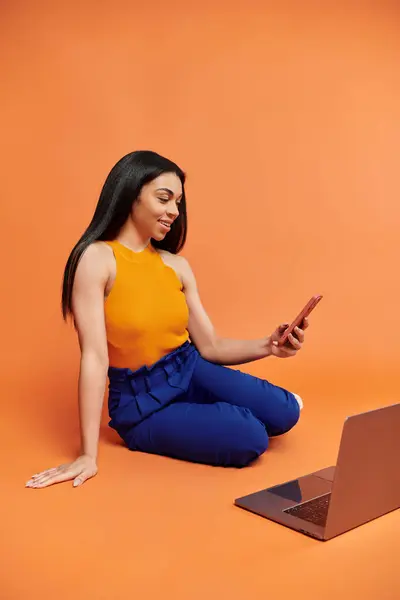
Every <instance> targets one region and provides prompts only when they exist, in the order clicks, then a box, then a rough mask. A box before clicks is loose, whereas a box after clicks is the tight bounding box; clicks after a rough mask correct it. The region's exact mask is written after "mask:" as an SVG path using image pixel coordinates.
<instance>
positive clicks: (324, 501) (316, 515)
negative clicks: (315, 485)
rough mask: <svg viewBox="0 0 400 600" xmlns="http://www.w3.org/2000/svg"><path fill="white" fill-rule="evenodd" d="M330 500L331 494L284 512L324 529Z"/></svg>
mask: <svg viewBox="0 0 400 600" xmlns="http://www.w3.org/2000/svg"><path fill="white" fill-rule="evenodd" d="M330 499H331V493H330V492H329V494H324V495H323V496H319V497H318V498H313V499H312V500H308V502H304V503H303V504H298V505H297V506H292V508H287V509H286V510H284V511H283V512H285V513H287V514H289V515H292V516H293V517H297V518H298V519H303V520H304V521H308V522H309V523H315V525H322V527H325V525H326V519H327V516H328V508H329V501H330Z"/></svg>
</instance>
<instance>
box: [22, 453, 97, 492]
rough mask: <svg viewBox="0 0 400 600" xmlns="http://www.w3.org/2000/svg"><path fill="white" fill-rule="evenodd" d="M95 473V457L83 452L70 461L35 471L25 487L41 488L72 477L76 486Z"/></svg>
mask: <svg viewBox="0 0 400 600" xmlns="http://www.w3.org/2000/svg"><path fill="white" fill-rule="evenodd" d="M96 474H97V464H96V461H95V459H94V458H92V457H91V456H87V455H85V454H83V455H82V456H79V458H77V459H76V460H74V462H72V463H67V464H65V465H60V466H59V467H55V468H54V469H47V470H46V471H42V472H41V473H36V474H35V475H33V476H32V478H31V479H30V480H29V481H27V482H26V484H25V485H26V487H32V488H43V487H47V486H49V485H53V483H61V482H62V481H69V480H70V479H73V480H74V483H73V486H74V487H76V486H78V485H81V484H82V483H83V482H84V481H86V480H87V479H90V478H91V477H94V476H95V475H96Z"/></svg>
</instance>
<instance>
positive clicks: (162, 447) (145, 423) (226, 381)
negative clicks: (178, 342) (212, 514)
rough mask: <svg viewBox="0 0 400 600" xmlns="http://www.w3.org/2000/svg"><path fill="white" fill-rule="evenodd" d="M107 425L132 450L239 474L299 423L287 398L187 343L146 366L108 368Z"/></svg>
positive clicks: (293, 403) (294, 402)
mask: <svg viewBox="0 0 400 600" xmlns="http://www.w3.org/2000/svg"><path fill="white" fill-rule="evenodd" d="M108 375H109V380H110V384H109V396H108V409H109V414H110V418H111V420H110V422H109V425H110V427H112V428H113V429H115V430H116V431H117V432H118V433H119V435H120V436H121V438H122V439H123V440H124V442H125V443H126V445H127V446H128V448H130V449H131V450H139V451H142V452H149V453H152V454H160V455H164V456H170V457H172V458H177V459H181V460H187V461H191V462H199V463H205V464H210V465H216V466H217V465H218V466H225V467H230V466H232V467H244V466H246V465H248V464H249V463H250V462H251V461H253V460H254V459H255V458H257V457H258V456H259V455H260V454H262V453H263V452H265V450H266V449H267V447H268V439H269V436H276V435H280V434H282V433H286V432H287V431H289V429H291V428H292V427H293V426H294V425H295V424H296V423H297V421H298V419H299V412H300V408H299V405H298V403H297V400H296V398H295V397H294V395H293V394H292V393H291V392H288V391H287V390H285V389H283V388H281V387H278V386H276V385H273V384H272V383H269V382H268V381H265V380H263V379H259V378H257V377H254V376H252V375H249V374H247V373H243V372H241V371H239V370H234V369H231V368H228V367H225V366H222V365H216V364H214V363H211V362H208V361H206V360H204V359H203V358H202V357H201V356H200V354H199V352H198V351H197V350H196V348H195V347H194V345H193V344H191V343H190V342H186V343H185V344H183V345H182V346H180V347H179V348H178V349H176V350H174V351H173V352H171V353H170V354H168V355H166V356H164V357H163V358H162V359H160V360H159V361H158V362H156V363H155V364H154V365H152V366H151V367H146V366H144V367H141V368H140V369H138V370H137V371H132V370H130V369H121V368H116V367H110V368H109V371H108Z"/></svg>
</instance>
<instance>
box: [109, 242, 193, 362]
mask: <svg viewBox="0 0 400 600" xmlns="http://www.w3.org/2000/svg"><path fill="white" fill-rule="evenodd" d="M106 243H107V244H108V245H109V246H111V248H112V249H113V252H114V256H115V260H116V265H117V274H116V278H115V281H114V284H113V287H112V289H111V291H110V293H109V295H108V296H107V298H106V299H105V301H104V313H105V323H106V332H107V343H108V356H109V364H110V367H121V368H130V369H132V371H135V370H136V369H138V368H140V367H142V366H143V365H147V366H148V367H149V366H151V365H152V364H154V363H155V362H156V361H157V360H159V359H160V358H162V357H163V356H165V354H168V353H169V352H172V351H173V350H175V349H176V348H178V346H180V345H182V344H183V343H184V342H186V341H187V340H188V339H189V333H188V329H187V327H188V321H189V309H188V306H187V304H186V298H185V294H184V292H183V289H182V283H181V281H180V280H179V277H178V276H177V274H176V273H175V271H174V270H173V269H172V268H171V267H169V266H167V265H166V264H165V263H164V261H163V260H162V258H161V256H160V255H159V253H158V252H157V250H156V249H155V248H153V246H152V245H151V244H149V245H148V246H147V248H145V249H144V250H143V251H142V252H134V251H133V250H130V248H127V247H126V246H124V245H123V244H121V243H120V242H118V241H117V240H113V241H107V242H106Z"/></svg>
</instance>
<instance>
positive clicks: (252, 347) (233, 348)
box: [177, 256, 308, 365]
mask: <svg viewBox="0 0 400 600" xmlns="http://www.w3.org/2000/svg"><path fill="white" fill-rule="evenodd" d="M177 259H178V260H179V267H178V268H179V273H180V275H181V278H182V282H183V288H184V292H185V296H186V302H187V304H188V307H189V327H188V329H189V334H190V338H191V340H192V341H193V343H194V344H195V346H196V347H197V349H198V350H199V352H200V354H201V355H202V357H203V358H205V359H206V360H208V361H210V362H214V363H217V364H223V365H240V364H244V363H247V362H252V361H255V360H259V359H261V358H266V357H267V356H271V355H273V356H278V357H280V358H286V357H290V356H295V355H296V353H297V351H298V350H300V348H301V344H302V342H303V341H304V334H303V332H302V331H301V330H296V335H297V336H298V339H296V338H295V337H294V336H290V338H289V340H290V343H291V347H290V346H284V347H279V348H278V347H277V346H276V341H277V339H278V337H279V335H280V334H281V333H282V332H283V330H284V329H285V328H286V326H287V325H288V324H285V325H284V326H281V327H278V328H277V330H276V331H275V332H274V333H273V334H272V335H271V336H265V337H263V338H260V339H257V340H233V339H227V338H221V337H219V336H218V335H217V334H216V332H215V329H214V327H213V324H212V323H211V320H210V318H209V316H208V315H207V313H206V311H205V309H204V307H203V305H202V302H201V300H200V296H199V292H198V288H197V283H196V279H195V276H194V274H193V271H192V269H191V267H190V265H189V263H188V261H187V260H186V259H185V258H183V257H181V256H179V257H177ZM307 326H308V323H306V324H305V328H306V327H307Z"/></svg>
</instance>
